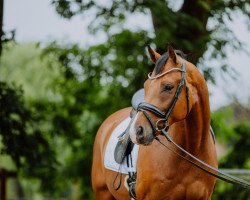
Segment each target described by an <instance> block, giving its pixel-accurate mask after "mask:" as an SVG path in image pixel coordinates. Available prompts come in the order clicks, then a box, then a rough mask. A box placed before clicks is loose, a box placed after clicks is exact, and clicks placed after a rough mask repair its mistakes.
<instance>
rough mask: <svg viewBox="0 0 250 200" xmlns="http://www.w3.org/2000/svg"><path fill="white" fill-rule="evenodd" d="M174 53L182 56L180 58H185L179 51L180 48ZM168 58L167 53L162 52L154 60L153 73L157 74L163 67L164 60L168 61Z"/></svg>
mask: <svg viewBox="0 0 250 200" xmlns="http://www.w3.org/2000/svg"><path fill="white" fill-rule="evenodd" d="M175 53H176V54H177V55H178V56H180V57H182V58H184V59H185V58H186V55H185V54H184V53H183V52H182V51H180V50H175ZM168 58H169V55H168V52H165V53H164V54H162V56H161V57H160V58H159V59H158V60H157V61H156V63H155V68H154V71H155V75H157V74H159V73H160V72H161V71H162V70H163V67H164V65H165V64H166V62H167V61H168Z"/></svg>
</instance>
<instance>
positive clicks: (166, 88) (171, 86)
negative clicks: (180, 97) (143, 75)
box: [164, 84, 174, 92]
mask: <svg viewBox="0 0 250 200" xmlns="http://www.w3.org/2000/svg"><path fill="white" fill-rule="evenodd" d="M173 88H174V86H173V85H170V84H167V85H165V86H164V91H167V92H169V91H171V90H172V89H173Z"/></svg>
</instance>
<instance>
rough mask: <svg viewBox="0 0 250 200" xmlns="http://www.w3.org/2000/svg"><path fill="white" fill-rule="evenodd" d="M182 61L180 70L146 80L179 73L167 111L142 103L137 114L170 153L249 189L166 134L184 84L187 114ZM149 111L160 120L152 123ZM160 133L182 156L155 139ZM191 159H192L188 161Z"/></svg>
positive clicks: (244, 183)
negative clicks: (143, 118)
mask: <svg viewBox="0 0 250 200" xmlns="http://www.w3.org/2000/svg"><path fill="white" fill-rule="evenodd" d="M181 61H182V67H181V69H180V68H172V69H170V70H168V71H166V72H164V73H162V74H159V75H156V76H154V77H153V76H152V73H149V74H148V78H149V79H151V80H154V79H157V78H160V77H162V76H165V75H166V74H168V73H170V72H173V71H180V72H181V80H180V82H179V85H178V87H177V89H176V92H175V95H174V97H173V99H172V101H171V103H170V105H169V106H168V108H167V110H166V111H165V112H162V111H161V110H160V109H159V108H158V107H156V106H155V105H153V104H150V103H147V102H142V103H140V104H139V105H138V108H137V112H142V113H143V114H144V116H145V117H146V119H147V120H148V122H149V124H150V126H151V128H152V130H153V134H154V136H155V139H156V140H157V141H158V142H159V143H160V144H161V145H163V146H164V147H166V148H167V149H168V150H170V151H171V152H173V153H175V154H176V155H178V156H179V157H181V158H182V159H184V160H185V161H187V162H189V163H191V164H192V165H194V166H195V167H197V168H199V169H201V170H203V171H205V172H206V173H208V174H210V175H212V176H214V177H216V178H219V179H221V180H223V181H226V182H228V183H232V184H237V185H240V186H242V187H244V188H246V189H250V182H247V181H245V180H242V179H240V178H237V177H235V176H232V175H229V174H227V173H225V172H222V171H220V170H219V169H216V168H214V167H212V166H210V165H208V164H207V163H205V162H204V161H202V160H200V159H199V158H197V157H195V156H194V155H192V154H191V153H189V152H188V151H186V150H185V149H183V148H182V147H181V146H179V145H178V144H177V143H176V142H175V141H174V140H173V139H172V138H171V136H170V135H169V133H168V129H169V125H168V118H169V116H170V114H171V112H172V111H173V109H174V106H175V104H176V102H177V101H178V99H179V97H180V94H181V91H182V89H183V86H184V84H185V85H186V99H187V113H186V117H187V115H188V113H189V88H188V85H187V80H186V64H185V60H184V59H182V58H181ZM146 111H149V112H151V113H153V114H155V115H156V116H158V117H160V119H158V120H157V121H156V123H154V122H153V120H152V119H151V117H150V116H149V114H148V113H147V112H146ZM161 121H163V122H165V126H164V127H163V128H160V127H159V123H160V122H161ZM157 131H158V132H160V134H161V135H163V136H165V138H166V139H167V140H168V141H169V142H170V143H172V144H173V145H174V146H175V147H176V148H177V149H179V150H180V151H181V152H183V153H184V155H182V154H180V153H179V152H177V151H176V150H175V149H172V148H170V147H168V146H167V145H166V144H164V143H162V142H161V141H160V139H159V138H158V137H157V135H156V132H157ZM190 158H192V159H190Z"/></svg>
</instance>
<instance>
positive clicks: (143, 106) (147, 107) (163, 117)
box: [137, 58, 189, 136]
mask: <svg viewBox="0 0 250 200" xmlns="http://www.w3.org/2000/svg"><path fill="white" fill-rule="evenodd" d="M180 59H181V62H182V66H181V68H172V69H170V70H168V71H165V72H163V73H161V74H159V75H156V76H152V72H151V73H149V74H148V78H149V79H150V80H154V79H157V78H160V77H163V76H165V75H166V74H168V73H170V72H173V71H178V72H181V80H180V82H179V85H178V86H177V89H176V92H175V95H174V97H173V99H172V101H171V103H170V105H169V106H168V108H167V110H166V111H165V112H163V111H161V110H160V109H159V108H158V107H157V106H155V105H153V104H150V103H147V102H141V103H140V104H139V105H138V108H137V112H138V111H140V112H142V113H143V114H144V116H145V117H146V119H147V120H148V122H149V124H150V126H151V128H152V130H153V134H154V135H155V136H156V132H157V131H158V132H161V131H162V130H163V129H164V130H166V131H167V130H168V128H169V125H168V119H169V116H170V114H171V113H172V111H173V109H174V106H175V104H176V102H177V101H178V99H179V97H180V94H181V92H182V89H183V86H184V85H185V86H186V100H187V114H186V116H187V115H188V113H189V88H188V85H187V80H186V63H185V61H184V59H182V58H180ZM146 111H149V112H151V113H153V114H154V115H156V116H158V117H159V118H160V119H158V120H157V121H156V122H155V123H154V122H153V120H152V118H151V117H150V116H149V114H148V113H147V112H146ZM161 122H164V125H165V126H164V127H163V128H160V127H159V125H160V123H161Z"/></svg>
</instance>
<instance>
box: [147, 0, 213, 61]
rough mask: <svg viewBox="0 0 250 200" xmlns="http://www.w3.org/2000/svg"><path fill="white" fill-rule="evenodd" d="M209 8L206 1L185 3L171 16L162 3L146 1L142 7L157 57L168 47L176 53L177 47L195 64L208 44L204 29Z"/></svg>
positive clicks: (191, 0) (161, 0)
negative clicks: (150, 23) (147, 11)
mask: <svg viewBox="0 0 250 200" xmlns="http://www.w3.org/2000/svg"><path fill="white" fill-rule="evenodd" d="M145 2H146V1H145ZM211 4H212V2H211V1H210V0H206V1H203V2H202V3H201V2H200V1H198V0H185V1H184V2H183V5H182V7H181V9H180V10H179V11H177V12H174V11H172V10H171V9H170V8H169V7H168V6H167V4H166V1H164V0H159V1H153V2H152V1H148V2H147V4H146V6H147V7H148V8H149V9H150V11H151V15H152V21H153V26H154V30H155V35H156V39H155V42H156V45H157V47H158V49H157V50H158V51H159V53H163V52H166V50H167V49H166V44H167V43H168V44H171V45H173V47H175V48H177V49H178V48H180V47H181V48H182V49H180V50H183V51H184V53H192V54H193V56H192V62H193V63H194V64H197V62H198V60H199V58H201V57H202V55H203V54H204V53H205V51H206V50H207V43H208V42H209V41H210V33H209V31H207V29H206V27H207V21H208V17H209V14H210V12H209V6H211ZM187 21H188V22H189V23H187Z"/></svg>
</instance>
